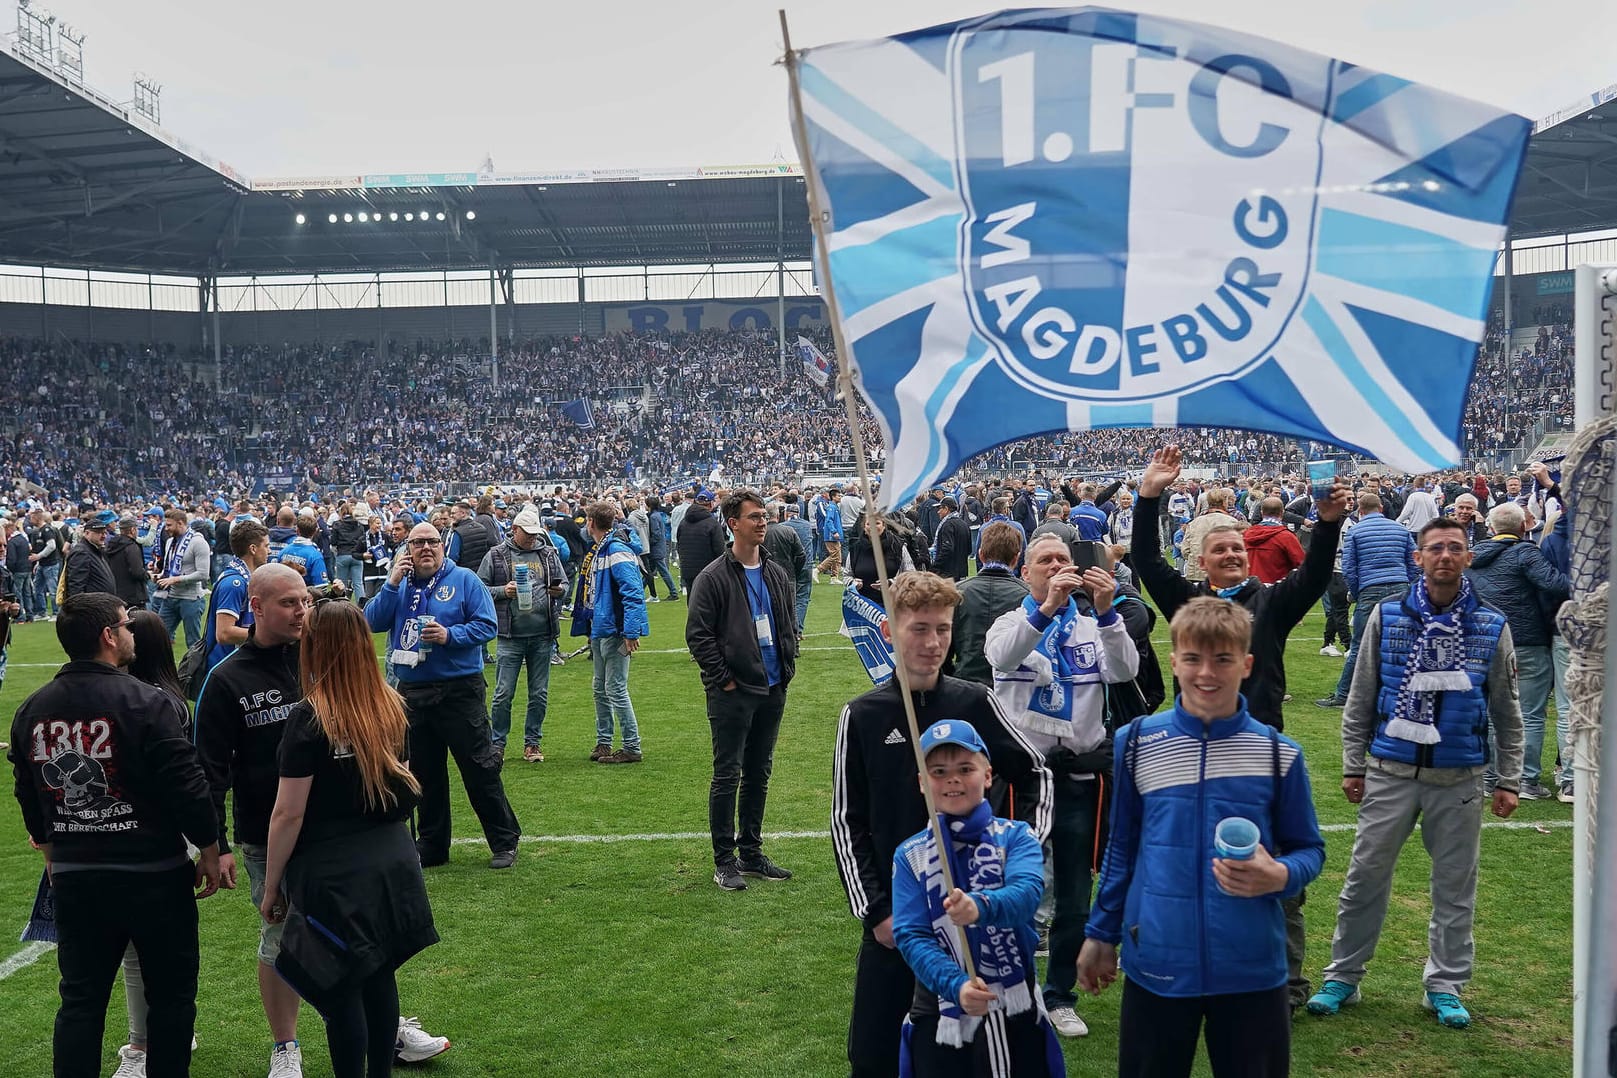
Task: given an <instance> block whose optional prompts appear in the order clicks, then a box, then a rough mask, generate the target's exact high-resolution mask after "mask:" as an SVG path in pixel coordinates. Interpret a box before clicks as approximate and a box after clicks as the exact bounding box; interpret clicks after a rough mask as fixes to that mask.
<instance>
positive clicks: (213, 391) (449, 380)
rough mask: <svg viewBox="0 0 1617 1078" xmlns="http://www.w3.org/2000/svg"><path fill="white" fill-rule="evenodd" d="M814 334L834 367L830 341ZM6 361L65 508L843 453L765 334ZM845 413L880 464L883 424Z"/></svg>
mask: <svg viewBox="0 0 1617 1078" xmlns="http://www.w3.org/2000/svg"><path fill="white" fill-rule="evenodd" d="M816 335H817V336H818V337H819V338H820V339H819V340H818V343H819V345H820V346H821V347H822V349H823V350H824V351H826V352H827V353H831V352H832V351H833V348H832V344H831V341H830V339H829V337H830V335H829V333H826V332H823V331H820V332H818V333H817V334H816ZM0 360H3V364H0V366H3V370H0V388H3V389H4V391H5V393H6V394H7V397H8V399H10V400H12V401H16V402H19V406H18V408H17V411H16V412H15V414H14V416H13V417H12V418H11V419H10V421H9V422H8V423H4V424H0V474H4V475H8V476H21V477H23V478H25V479H27V480H28V481H29V482H31V483H34V484H37V485H38V486H41V487H44V488H46V489H47V490H48V491H50V492H51V493H52V494H54V495H58V496H62V497H70V498H71V497H82V496H84V495H90V494H93V495H96V496H99V497H101V498H103V499H121V498H135V497H138V496H143V495H147V494H152V493H155V492H159V491H165V490H174V489H206V490H221V491H246V490H250V489H251V488H252V486H253V484H254V481H255V480H257V479H261V478H264V477H265V476H268V475H275V476H287V475H291V476H293V477H295V478H296V479H297V481H298V482H300V483H312V484H317V485H329V484H347V483H352V482H359V481H368V482H373V483H380V484H384V485H389V486H416V485H427V484H431V483H435V482H438V481H444V480H454V481H462V480H466V479H468V478H476V479H481V480H484V481H495V480H500V479H511V478H515V477H522V478H525V479H539V480H544V479H586V480H594V481H606V480H612V479H620V478H629V477H633V476H635V475H641V476H658V477H665V478H668V479H671V480H672V479H676V478H689V477H696V478H703V477H706V476H708V475H710V474H711V473H712V471H713V469H714V468H716V467H722V468H723V471H724V475H725V477H726V478H731V479H738V480H746V481H751V482H763V481H767V480H771V479H779V478H789V477H791V476H793V475H796V474H799V473H808V474H812V473H813V472H815V471H816V470H818V469H820V468H821V467H823V466H827V465H829V466H832V467H834V468H838V469H840V468H845V467H846V466H847V463H848V461H849V460H850V459H851V456H852V449H851V445H850V442H849V439H848V436H847V424H846V418H845V410H844V407H843V405H842V404H841V402H840V401H838V400H837V399H836V396H835V385H834V384H833V385H831V386H826V387H821V386H819V385H816V384H815V383H814V382H813V381H811V380H810V379H809V378H808V376H807V375H806V374H805V372H804V370H803V368H802V366H801V365H800V364H799V363H798V362H797V361H796V360H795V358H793V359H790V360H789V361H788V362H787V363H786V364H785V368H784V370H783V369H782V364H781V362H780V358H779V355H778V353H777V344H776V341H775V339H774V337H773V336H772V335H768V334H755V333H750V332H741V333H720V332H712V331H706V332H700V333H687V334H674V335H635V334H614V335H609V336H605V337H551V338H538V339H532V340H525V341H522V342H520V343H518V344H517V345H515V346H514V347H507V348H506V349H505V350H504V351H503V353H502V355H501V357H500V363H499V382H498V388H496V387H495V382H494V379H493V378H492V377H491V376H490V375H491V372H490V370H489V369H488V366H487V358H486V347H485V346H484V345H483V344H481V343H480V342H476V341H469V340H467V341H415V342H398V341H393V342H389V344H388V345H387V347H386V349H385V350H383V351H381V352H378V351H377V349H376V348H375V347H374V346H372V345H371V344H370V343H368V342H357V341H355V342H347V343H342V344H330V345H315V344H296V343H286V344H281V345H275V346H261V347H258V346H255V347H244V348H233V349H229V350H227V353H226V355H225V356H224V358H223V362H222V365H221V372H222V377H221V378H220V380H219V384H215V378H214V369H213V365H212V363H211V362H208V361H207V359H205V358H204V357H203V356H202V355H201V354H199V353H195V352H185V351H182V350H179V349H176V348H174V347H173V346H170V345H162V346H158V345H146V346H128V345H119V344H112V343H79V342H52V343H46V342H42V341H37V340H25V339H15V338H12V339H0ZM1571 371H1572V344H1571V333H1570V329H1569V327H1568V326H1566V325H1564V324H1555V325H1546V326H1544V327H1542V328H1541V330H1540V335H1539V337H1538V339H1537V341H1536V343H1535V345H1534V347H1533V348H1531V349H1521V350H1519V351H1518V354H1515V355H1512V354H1509V353H1508V350H1507V349H1506V348H1505V346H1504V342H1503V338H1502V335H1500V334H1497V333H1495V334H1490V337H1489V339H1488V342H1487V344H1486V345H1485V346H1484V349H1483V352H1482V355H1481V356H1480V357H1479V360H1478V366H1477V373H1476V377H1475V380H1474V389H1473V393H1472V395H1471V398H1470V400H1469V401H1468V404H1467V409H1466V414H1465V419H1464V428H1465V447H1464V448H1465V451H1466V454H1467V456H1468V457H1470V458H1473V459H1476V460H1480V461H1485V462H1489V463H1492V462H1494V461H1496V460H1497V459H1498V458H1499V456H1500V455H1501V454H1503V453H1505V452H1507V451H1509V450H1512V449H1515V448H1516V447H1518V446H1523V445H1524V443H1525V442H1526V441H1527V440H1528V439H1529V438H1530V437H1531V435H1532V433H1533V431H1532V428H1533V425H1534V423H1535V422H1536V421H1538V420H1539V419H1545V420H1546V421H1547V425H1548V427H1549V428H1550V429H1552V430H1554V429H1562V428H1566V427H1569V426H1570V422H1571V408H1572V395H1571V392H1570V390H1569V386H1570V385H1571ZM579 399H584V400H588V401H589V402H590V404H591V407H592V411H593V418H594V422H595V425H594V427H593V428H592V429H581V428H580V427H579V426H578V425H576V424H575V423H573V422H571V421H569V420H568V419H566V418H564V417H563V415H562V413H561V412H560V406H561V405H562V404H564V403H566V402H569V401H574V400H579ZM860 410H861V414H862V417H863V430H864V438H865V443H866V445H867V446H869V447H871V449H872V458H873V460H874V462H875V464H876V466H878V467H879V458H880V449H879V446H880V444H881V438H880V435H879V431H878V429H877V426H876V423H875V421H874V419H873V418H872V417H871V415H870V414H869V413H868V411H867V410H865V409H864V408H863V405H862V404H861V409H860ZM760 417H767V419H768V421H767V422H765V423H760V422H759V419H760ZM1177 437H1178V439H1179V441H1180V444H1181V445H1182V446H1183V447H1184V450H1185V454H1186V459H1187V461H1188V462H1189V463H1191V464H1192V465H1202V466H1215V467H1220V468H1227V467H1230V466H1237V467H1240V468H1249V467H1253V466H1261V465H1266V464H1274V463H1276V462H1280V461H1286V460H1290V459H1292V458H1294V457H1295V456H1296V455H1297V448H1296V444H1295V443H1294V442H1292V441H1291V440H1289V439H1282V438H1277V437H1274V436H1272V435H1260V434H1252V433H1249V432H1245V431H1234V430H1223V429H1216V428H1190V429H1184V430H1181V431H1180V432H1179V433H1178V435H1177ZM1156 440H1157V439H1156V437H1155V435H1153V434H1152V433H1151V432H1148V431H1139V430H1097V431H1087V432H1081V433H1075V434H1064V435H1060V436H1051V437H1044V438H1033V439H1025V440H1022V441H1018V442H1014V443H1010V444H1008V445H1005V446H1001V447H999V448H997V449H994V450H991V451H990V452H988V453H986V454H984V455H983V456H981V457H979V458H978V459H977V460H975V461H973V462H972V464H971V465H970V466H969V468H968V473H969V474H973V475H989V474H994V473H996V472H1002V471H1006V470H1010V469H1021V468H1026V467H1028V466H1030V465H1031V464H1032V463H1033V462H1039V463H1040V464H1044V465H1047V466H1054V467H1056V468H1060V469H1070V468H1076V467H1082V468H1084V469H1089V470H1092V471H1095V472H1103V471H1106V470H1110V469H1117V470H1122V469H1124V468H1126V467H1127V466H1129V465H1130V464H1132V463H1135V462H1137V461H1138V460H1139V459H1140V458H1141V454H1142V451H1143V450H1144V449H1145V447H1146V446H1147V445H1149V444H1154V442H1155V441H1156ZM1527 448H1531V447H1530V446H1529V447H1527Z"/></svg>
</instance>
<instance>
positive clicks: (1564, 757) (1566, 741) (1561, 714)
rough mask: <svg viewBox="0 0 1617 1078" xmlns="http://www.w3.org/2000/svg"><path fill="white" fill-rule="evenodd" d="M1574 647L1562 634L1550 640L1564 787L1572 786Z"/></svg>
mask: <svg viewBox="0 0 1617 1078" xmlns="http://www.w3.org/2000/svg"><path fill="white" fill-rule="evenodd" d="M1571 661H1572V646H1571V645H1570V644H1568V643H1567V642H1566V637H1564V636H1562V635H1561V634H1560V633H1557V634H1555V636H1554V637H1553V638H1552V639H1551V640H1550V665H1551V666H1552V667H1553V668H1554V669H1555V748H1556V750H1557V753H1558V754H1559V755H1560V757H1561V774H1560V775H1559V776H1558V777H1559V779H1560V781H1561V785H1562V786H1571V785H1572V735H1571V728H1572V701H1571V700H1569V699H1567V695H1566V666H1567V663H1569V662H1571Z"/></svg>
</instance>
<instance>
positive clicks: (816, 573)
mask: <svg viewBox="0 0 1617 1078" xmlns="http://www.w3.org/2000/svg"><path fill="white" fill-rule="evenodd" d="M814 582H815V583H816V584H818V583H819V582H820V570H818V569H815V570H814Z"/></svg>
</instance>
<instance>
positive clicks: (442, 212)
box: [438, 210, 444, 221]
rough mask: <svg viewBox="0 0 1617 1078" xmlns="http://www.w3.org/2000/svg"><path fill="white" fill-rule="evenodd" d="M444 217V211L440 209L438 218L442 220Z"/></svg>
mask: <svg viewBox="0 0 1617 1078" xmlns="http://www.w3.org/2000/svg"><path fill="white" fill-rule="evenodd" d="M443 219H444V211H443V210H439V211H438V220H440V221H442V220H443Z"/></svg>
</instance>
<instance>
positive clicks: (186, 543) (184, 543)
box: [163, 528, 197, 576]
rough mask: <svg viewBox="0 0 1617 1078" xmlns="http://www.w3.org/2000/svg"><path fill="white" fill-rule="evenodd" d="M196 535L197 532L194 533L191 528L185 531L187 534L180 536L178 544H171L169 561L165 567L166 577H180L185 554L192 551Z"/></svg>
mask: <svg viewBox="0 0 1617 1078" xmlns="http://www.w3.org/2000/svg"><path fill="white" fill-rule="evenodd" d="M196 535H197V533H196V532H194V531H192V530H191V529H190V528H187V529H185V534H184V535H182V536H180V538H179V540H178V541H177V542H172V543H170V544H169V546H168V561H167V562H165V563H164V565H163V569H164V572H163V575H164V576H179V575H180V573H181V570H182V568H183V567H184V565H185V552H186V551H187V550H190V549H191V540H193V539H195V538H196Z"/></svg>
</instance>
